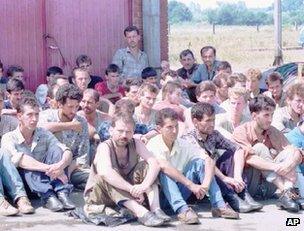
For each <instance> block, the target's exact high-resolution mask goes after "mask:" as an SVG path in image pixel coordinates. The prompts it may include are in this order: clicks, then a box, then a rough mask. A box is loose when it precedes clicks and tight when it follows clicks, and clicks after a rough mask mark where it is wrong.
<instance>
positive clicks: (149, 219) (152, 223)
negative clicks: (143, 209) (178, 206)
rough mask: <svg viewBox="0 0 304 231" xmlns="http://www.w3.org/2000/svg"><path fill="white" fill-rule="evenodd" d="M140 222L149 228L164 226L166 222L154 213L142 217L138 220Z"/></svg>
mask: <svg viewBox="0 0 304 231" xmlns="http://www.w3.org/2000/svg"><path fill="white" fill-rule="evenodd" d="M137 220H138V222H139V223H141V224H143V225H144V226H148V227H156V226H161V225H163V224H164V221H163V220H162V219H160V218H158V217H157V216H156V215H154V213H152V212H150V211H149V212H147V213H145V215H143V216H142V217H138V218H137Z"/></svg>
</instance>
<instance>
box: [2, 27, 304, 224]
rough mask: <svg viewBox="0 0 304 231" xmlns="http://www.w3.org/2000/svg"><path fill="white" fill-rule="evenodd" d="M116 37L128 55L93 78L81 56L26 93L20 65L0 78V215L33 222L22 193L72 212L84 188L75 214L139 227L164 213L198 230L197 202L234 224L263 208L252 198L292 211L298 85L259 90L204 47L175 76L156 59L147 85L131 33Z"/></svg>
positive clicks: (273, 82) (303, 133)
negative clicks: (111, 216)
mask: <svg viewBox="0 0 304 231" xmlns="http://www.w3.org/2000/svg"><path fill="white" fill-rule="evenodd" d="M124 35H125V37H126V41H127V44H128V47H127V48H125V49H120V50H118V51H117V52H116V54H115V55H114V58H113V63H112V64H110V65H109V66H108V67H107V68H106V71H105V77H104V78H101V77H98V76H93V75H91V70H90V68H91V66H92V61H91V60H90V58H89V57H88V56H86V55H81V56H79V57H78V58H77V60H76V65H77V67H76V68H75V69H74V70H73V73H72V76H71V77H67V76H65V75H63V71H62V69H61V68H59V67H50V68H49V69H48V71H47V84H41V85H40V86H39V87H38V88H37V89H36V92H35V94H34V93H32V92H31V91H30V90H27V89H25V85H24V79H23V75H22V73H23V69H22V68H21V67H16V66H15V67H10V69H9V73H10V75H9V76H8V77H5V78H4V77H3V76H1V75H0V77H1V81H0V82H1V84H4V85H5V89H6V91H5V92H4V91H1V93H0V110H1V120H0V133H1V134H0V135H1V149H0V215H4V216H9V215H15V214H18V213H19V212H20V213H23V214H29V213H34V211H35V209H34V208H33V207H32V205H31V202H30V200H29V199H28V195H32V194H34V195H36V196H38V197H39V198H41V200H42V201H43V203H44V206H45V207H46V208H47V209H49V210H51V211H55V212H58V211H63V210H71V209H74V208H75V204H74V202H73V201H72V200H71V199H70V193H71V191H72V190H73V189H78V190H84V202H85V205H84V211H85V213H86V215H87V216H91V215H96V214H99V213H104V212H105V211H106V208H112V209H114V210H117V211H121V210H125V211H127V212H129V213H131V214H133V215H134V216H135V217H137V218H138V221H139V222H140V223H141V224H143V225H145V226H160V225H163V224H165V223H168V222H170V220H171V217H170V216H169V215H168V214H176V215H177V218H178V220H179V221H180V222H182V223H185V224H195V223H199V216H198V214H197V212H195V211H194V210H193V209H192V208H191V206H189V203H190V202H195V201H199V200H202V199H203V198H205V197H207V196H208V197H209V200H210V203H211V213H212V216H213V217H223V218H230V219H239V213H248V212H252V211H259V210H261V209H262V208H263V205H262V204H261V203H259V202H258V201H256V199H254V198H259V199H267V198H272V197H274V196H275V197H276V198H277V206H278V207H280V208H282V209H285V210H287V211H290V212H298V211H299V210H300V209H304V200H303V198H304V176H303V172H304V168H303V151H302V148H303V147H304V123H303V122H304V120H303V114H304V82H302V81H301V79H298V80H297V81H296V82H295V83H293V84H292V85H291V86H289V87H288V89H287V90H286V91H283V80H282V77H281V75H280V74H279V73H277V72H273V73H271V74H270V75H269V76H267V79H266V84H267V86H268V91H265V92H262V91H261V90H260V89H259V83H260V80H261V76H262V74H261V72H260V70H258V69H255V68H250V69H249V70H248V71H246V72H245V73H244V74H241V73H233V72H232V69H231V66H230V64H229V63H228V62H226V61H224V62H220V61H217V60H216V50H215V48H213V47H211V46H206V47H203V48H202V50H201V52H200V53H201V56H202V60H203V64H196V62H195V58H194V55H193V53H192V51H191V50H184V51H182V52H181V53H180V62H181V65H182V68H180V69H179V70H177V71H173V70H171V69H170V65H169V63H168V62H167V61H163V62H162V63H161V67H162V72H161V74H160V76H158V74H157V72H156V71H155V69H154V68H152V67H148V66H147V65H148V61H147V55H146V54H145V53H144V52H143V51H140V50H139V48H138V42H139V40H140V36H139V32H138V30H137V28H136V27H133V26H131V27H128V28H126V30H125V31H124ZM0 70H1V71H0V73H2V72H3V66H0ZM18 72H19V73H18ZM138 73H139V75H140V76H138ZM6 198H7V199H6ZM9 201H10V203H9ZM13 205H14V206H13ZM164 211H166V213H165V212H164Z"/></svg>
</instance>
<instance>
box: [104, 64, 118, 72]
mask: <svg viewBox="0 0 304 231" xmlns="http://www.w3.org/2000/svg"><path fill="white" fill-rule="evenodd" d="M105 73H106V75H108V74H109V73H120V70H119V67H118V66H117V65H116V64H114V63H111V64H109V66H108V67H107V68H106V70H105Z"/></svg>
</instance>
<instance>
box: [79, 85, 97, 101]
mask: <svg viewBox="0 0 304 231" xmlns="http://www.w3.org/2000/svg"><path fill="white" fill-rule="evenodd" d="M85 94H90V95H92V96H93V98H94V100H95V102H96V103H97V102H99V97H100V95H99V93H98V91H96V90H94V89H91V88H88V89H86V90H84V92H83V95H85Z"/></svg>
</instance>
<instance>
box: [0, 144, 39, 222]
mask: <svg viewBox="0 0 304 231" xmlns="http://www.w3.org/2000/svg"><path fill="white" fill-rule="evenodd" d="M4 188H5V189H6V191H7V193H8V194H9V196H10V197H11V198H12V199H13V201H14V203H16V204H17V208H15V207H13V206H12V205H10V204H9V203H8V202H7V201H6V200H5V197H4ZM34 211H35V210H34V208H33V207H32V206H31V203H30V201H29V199H28V198H27V195H26V192H25V190H24V187H23V183H22V180H21V177H20V176H19V173H18V171H17V169H16V167H15V166H14V165H13V163H12V162H11V159H10V156H9V155H7V154H6V153H5V152H4V150H3V149H0V215H2V216H12V215H16V214H18V213H19V212H21V213H24V214H29V213H34Z"/></svg>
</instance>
